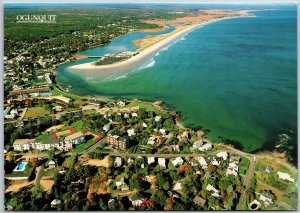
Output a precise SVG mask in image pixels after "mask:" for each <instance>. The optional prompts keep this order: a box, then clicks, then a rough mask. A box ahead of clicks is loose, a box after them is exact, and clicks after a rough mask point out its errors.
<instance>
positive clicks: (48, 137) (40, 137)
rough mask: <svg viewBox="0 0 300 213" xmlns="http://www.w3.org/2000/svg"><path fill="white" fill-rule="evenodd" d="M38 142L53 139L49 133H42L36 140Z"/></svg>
mask: <svg viewBox="0 0 300 213" xmlns="http://www.w3.org/2000/svg"><path fill="white" fill-rule="evenodd" d="M35 139H36V140H47V139H53V136H52V134H51V135H48V134H47V133H42V134H41V135H39V136H37V137H36V138H35Z"/></svg>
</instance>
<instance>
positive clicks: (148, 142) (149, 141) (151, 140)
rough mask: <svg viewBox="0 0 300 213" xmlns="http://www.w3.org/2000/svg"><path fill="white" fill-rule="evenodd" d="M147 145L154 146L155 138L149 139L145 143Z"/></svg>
mask: <svg viewBox="0 0 300 213" xmlns="http://www.w3.org/2000/svg"><path fill="white" fill-rule="evenodd" d="M147 144H149V145H151V146H156V138H155V137H150V138H149V139H148V141H147Z"/></svg>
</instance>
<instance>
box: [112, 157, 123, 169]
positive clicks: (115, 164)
mask: <svg viewBox="0 0 300 213" xmlns="http://www.w3.org/2000/svg"><path fill="white" fill-rule="evenodd" d="M114 166H115V167H121V166H122V158H120V157H116V158H115V161H114Z"/></svg>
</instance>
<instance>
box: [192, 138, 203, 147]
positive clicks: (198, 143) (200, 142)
mask: <svg viewBox="0 0 300 213" xmlns="http://www.w3.org/2000/svg"><path fill="white" fill-rule="evenodd" d="M202 145H203V141H202V140H199V141H196V142H195V143H194V144H193V148H194V149H198V148H199V147H201V146H202Z"/></svg>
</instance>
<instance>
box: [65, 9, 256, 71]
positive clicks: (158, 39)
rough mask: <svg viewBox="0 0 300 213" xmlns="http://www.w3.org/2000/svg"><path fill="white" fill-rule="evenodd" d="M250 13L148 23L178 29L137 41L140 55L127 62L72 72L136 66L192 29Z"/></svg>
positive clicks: (215, 13)
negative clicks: (167, 25)
mask: <svg viewBox="0 0 300 213" xmlns="http://www.w3.org/2000/svg"><path fill="white" fill-rule="evenodd" d="M248 12H249V11H246V10H242V11H221V10H201V11H199V12H198V13H197V14H193V15H189V16H186V17H182V18H177V19H174V20H171V21H164V20H151V21H148V22H147V23H155V24H157V25H159V26H164V25H166V24H169V25H172V26H174V27H175V28H176V29H175V30H174V31H173V32H171V33H168V34H163V35H158V36H148V37H145V38H143V39H138V40H135V41H134V43H135V45H136V46H138V49H137V50H136V52H137V53H138V54H136V55H134V56H132V57H130V58H129V59H127V60H124V61H121V62H116V63H112V64H106V65H96V63H95V62H89V63H83V64H78V65H74V66H71V67H70V70H73V71H79V70H94V71H105V72H109V71H111V70H116V69H118V68H124V67H127V66H130V65H134V64H136V63H138V62H140V61H142V60H143V59H144V58H145V57H146V56H148V55H151V54H153V53H155V52H156V51H158V50H159V49H161V48H162V47H164V46H166V45H168V44H169V43H172V42H174V41H175V40H176V39H177V38H179V37H180V36H182V35H184V34H185V33H187V32H189V31H191V30H192V29H194V28H196V27H199V26H202V25H205V24H209V23H213V22H215V21H218V20H223V19H228V18H237V17H248V16H250V15H249V14H248Z"/></svg>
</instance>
